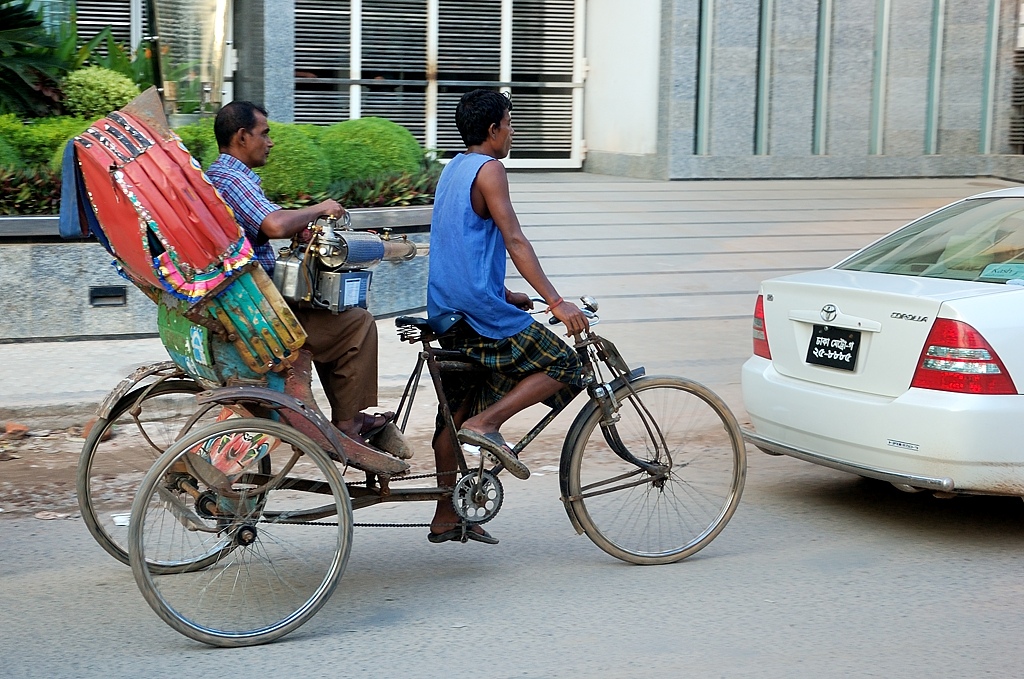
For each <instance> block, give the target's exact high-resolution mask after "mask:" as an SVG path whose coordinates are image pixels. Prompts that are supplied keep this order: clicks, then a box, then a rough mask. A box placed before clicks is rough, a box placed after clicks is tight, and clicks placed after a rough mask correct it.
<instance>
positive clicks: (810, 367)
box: [762, 269, 1006, 397]
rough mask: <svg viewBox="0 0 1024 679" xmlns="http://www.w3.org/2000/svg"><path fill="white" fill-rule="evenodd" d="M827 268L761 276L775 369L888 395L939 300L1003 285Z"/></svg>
mask: <svg viewBox="0 0 1024 679" xmlns="http://www.w3.org/2000/svg"><path fill="white" fill-rule="evenodd" d="M920 283H921V279H919V278H916V277H912V276H898V275H892V274H877V273H867V272H860V271H841V270H837V269H827V270H824V271H815V272H810V273H806V274H796V275H794V276H787V277H784V278H777V279H773V280H770V281H765V282H764V283H763V284H762V294H763V296H764V315H765V327H766V330H767V334H768V344H769V346H770V348H771V355H772V364H773V366H774V367H775V370H776V371H778V372H779V373H780V374H782V375H786V376H788V377H793V378H796V379H802V380H807V381H810V382H815V383H818V384H825V385H829V386H834V387H840V388H843V389H850V390H853V391H859V392H864V393H868V394H875V395H879V396H887V397H896V396H899V395H900V394H902V393H904V392H905V391H906V390H907V389H908V388H909V386H910V383H911V380H912V379H913V376H914V371H915V369H916V368H917V363H918V359H919V358H920V356H921V350H922V347H923V346H924V343H925V340H926V339H927V337H928V332H929V330H930V329H931V327H932V325H933V323H934V321H935V318H936V316H937V315H938V313H939V310H940V307H941V306H942V304H943V302H945V301H947V300H951V299H960V298H963V297H971V296H976V295H985V294H994V293H998V292H1000V291H1003V290H1006V287H1005V286H1001V285H993V284H986V283H974V282H967V281H950V280H936V279H928V285H927V290H928V293H927V294H922V287H923V286H922V285H921V284H920Z"/></svg>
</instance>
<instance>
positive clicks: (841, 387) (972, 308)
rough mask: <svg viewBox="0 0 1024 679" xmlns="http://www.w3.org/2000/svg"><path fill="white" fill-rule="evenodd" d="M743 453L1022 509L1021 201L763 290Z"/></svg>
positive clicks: (995, 201)
mask: <svg viewBox="0 0 1024 679" xmlns="http://www.w3.org/2000/svg"><path fill="white" fill-rule="evenodd" d="M753 326H754V327H753V345H754V352H753V353H754V355H753V356H752V357H751V358H750V359H749V360H748V361H747V362H746V363H745V364H744V366H743V374H742V383H743V399H744V402H745V405H746V408H747V412H748V413H749V415H750V420H751V423H752V424H753V427H754V431H753V432H747V439H748V440H749V441H750V442H751V443H753V444H754V445H756V446H757V447H759V448H760V449H762V450H764V451H765V452H769V453H774V454H784V455H791V456H793V457H797V458H800V459H802V460H807V461H809V462H815V463H818V464H822V465H825V466H828V467H833V468H835V469H841V470H844V471H848V472H852V473H855V474H860V475H862V476H867V477H873V478H877V479H882V480H885V481H889V482H891V483H893V484H894V485H896V486H897V487H899V488H901V489H903V490H908V491H909V490H932V491H937V492H939V493H975V494H977V493H981V494H994V495H1018V496H1024V445H1022V444H1021V439H1024V396H1022V395H1021V394H1022V392H1021V389H1022V388H1024V188H1012V189H1005V190H1001V191H995V192H991V193H985V194H981V195H978V196H973V197H971V198H968V199H966V200H962V201H958V202H956V203H953V204H952V205H949V206H947V207H944V208H942V209H940V210H937V211H936V212H933V213H931V214H929V215H926V216H925V217H923V218H921V219H919V220H917V221H915V222H912V223H910V224H908V225H907V226H904V227H903V228H901V229H899V230H897V231H895V232H893V233H891V234H889V235H888V236H886V237H884V238H882V239H881V240H879V241H876V242H875V243H873V244H871V245H869V246H868V247H866V248H864V249H863V250H861V251H859V252H857V253H855V254H854V255H852V256H851V257H849V258H847V259H846V260H844V261H842V262H840V263H839V264H837V265H836V266H834V267H832V268H829V269H823V270H820V271H812V272H806V273H800V274H795V275H791V276H784V277H781V278H774V279H771V280H767V281H764V282H763V283H762V284H761V289H760V291H759V294H758V297H757V302H756V304H755V308H754V321H753Z"/></svg>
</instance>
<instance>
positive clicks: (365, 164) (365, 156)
mask: <svg viewBox="0 0 1024 679" xmlns="http://www.w3.org/2000/svg"><path fill="white" fill-rule="evenodd" d="M320 148H321V149H322V150H323V152H324V155H326V156H327V159H328V160H329V161H330V164H331V180H332V181H339V180H349V181H358V180H363V179H373V178H375V177H382V176H386V175H395V174H415V173H417V172H419V171H421V170H422V169H423V149H421V148H420V145H419V143H417V141H416V138H415V137H413V136H412V133H411V132H409V130H407V129H405V128H404V127H402V126H401V125H399V124H397V123H393V122H391V121H390V120H385V119H384V118H359V119H358V120H346V121H344V122H341V123H335V124H334V125H331V126H330V127H328V128H327V130H326V131H325V132H323V134H322V136H321V138H320Z"/></svg>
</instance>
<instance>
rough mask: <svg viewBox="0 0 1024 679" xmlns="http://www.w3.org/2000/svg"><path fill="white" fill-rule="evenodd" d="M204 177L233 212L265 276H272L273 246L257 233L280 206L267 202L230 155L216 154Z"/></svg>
mask: <svg viewBox="0 0 1024 679" xmlns="http://www.w3.org/2000/svg"><path fill="white" fill-rule="evenodd" d="M206 176H207V177H209V178H210V181H211V182H212V183H213V185H214V186H216V187H217V190H218V191H220V195H221V197H223V198H224V200H225V201H226V202H227V204H228V205H230V206H231V209H232V210H234V212H235V221H236V222H238V225H239V226H241V227H242V230H243V231H245V237H246V238H248V239H249V242H250V243H252V245H253V251H254V253H255V255H256V261H257V262H259V263H260V265H261V266H262V267H263V268H264V269H266V271H267V274H269V275H271V276H273V275H274V262H275V257H274V247H273V246H272V245H271V244H270V242H269V240H268V239H267V237H266V236H264V235H263V234H262V233H260V224H262V223H263V220H264V219H265V218H266V216H267V215H269V214H270V213H271V212H277V211H278V210H280V209H281V206H280V205H275V204H274V203H271V202H270V201H269V200H267V195H266V194H265V193H263V189H262V188H261V187H260V183H261V182H262V180H261V179H260V176H259V175H258V174H256V173H255V172H253V171H252V170H251V169H249V167H248V166H247V165H246V164H245V163H243V162H242V161H240V160H238V159H237V158H235V157H234V156H229V155H228V154H226V153H222V154H220V157H219V158H217V160H216V161H215V162H214V163H213V164H212V165H210V168H209V169H208V170H207V171H206Z"/></svg>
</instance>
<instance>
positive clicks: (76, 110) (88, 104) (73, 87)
mask: <svg viewBox="0 0 1024 679" xmlns="http://www.w3.org/2000/svg"><path fill="white" fill-rule="evenodd" d="M63 90H64V96H65V100H64V108H65V109H66V110H67V111H68V112H69V113H71V114H72V115H76V116H82V117H83V118H90V119H91V118H99V117H102V116H105V115H107V114H108V113H110V112H111V111H116V110H117V109H119V108H121V107H122V106H124V105H125V104H127V103H128V102H129V101H131V100H132V99H134V98H135V97H137V96H139V88H138V87H136V86H135V83H133V82H132V81H131V78H129V77H128V76H125V75H121V74H120V73H117V72H116V71H111V70H110V69H107V68H103V67H101V66H90V67H89V68H83V69H81V70H78V71H72V72H71V73H69V74H68V77H67V78H65V79H64V86H63Z"/></svg>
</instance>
